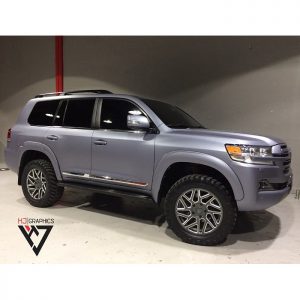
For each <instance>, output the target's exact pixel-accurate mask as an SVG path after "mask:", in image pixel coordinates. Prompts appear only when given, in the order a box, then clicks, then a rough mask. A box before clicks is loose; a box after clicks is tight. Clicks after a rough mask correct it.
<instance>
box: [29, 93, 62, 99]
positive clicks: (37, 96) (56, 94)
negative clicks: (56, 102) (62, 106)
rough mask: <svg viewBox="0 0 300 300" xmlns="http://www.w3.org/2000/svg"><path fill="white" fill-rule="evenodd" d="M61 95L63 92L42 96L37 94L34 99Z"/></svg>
mask: <svg viewBox="0 0 300 300" xmlns="http://www.w3.org/2000/svg"><path fill="white" fill-rule="evenodd" d="M63 94H64V92H53V93H44V94H38V95H36V96H35V97H34V98H43V97H47V96H60V95H63Z"/></svg>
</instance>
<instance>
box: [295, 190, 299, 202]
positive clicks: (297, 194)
mask: <svg viewBox="0 0 300 300" xmlns="http://www.w3.org/2000/svg"><path fill="white" fill-rule="evenodd" d="M294 194H295V199H298V200H300V190H296V191H295V193H294Z"/></svg>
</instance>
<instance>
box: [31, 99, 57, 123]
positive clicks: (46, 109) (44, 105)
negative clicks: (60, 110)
mask: <svg viewBox="0 0 300 300" xmlns="http://www.w3.org/2000/svg"><path fill="white" fill-rule="evenodd" d="M58 104H59V100H51V101H40V102H37V103H36V104H35V106H34V107H33V109H32V111H31V114H30V116H29V118H28V123H29V124H30V125H40V126H50V125H52V121H53V117H54V115H55V112H56V109H57V106H58Z"/></svg>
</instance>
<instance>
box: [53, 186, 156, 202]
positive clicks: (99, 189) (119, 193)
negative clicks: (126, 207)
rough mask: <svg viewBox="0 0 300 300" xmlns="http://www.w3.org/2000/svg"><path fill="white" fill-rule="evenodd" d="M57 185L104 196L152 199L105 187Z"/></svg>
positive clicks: (143, 195)
mask: <svg viewBox="0 0 300 300" xmlns="http://www.w3.org/2000/svg"><path fill="white" fill-rule="evenodd" d="M58 185H59V186H62V187H69V188H74V189H80V190H90V191H94V192H97V193H102V194H106V195H116V196H123V197H134V198H140V199H150V200H151V199H152V198H151V196H150V195H146V194H142V193H137V192H134V191H133V192H129V191H124V190H117V189H112V188H106V187H102V186H96V185H91V184H82V183H69V182H59V183H58Z"/></svg>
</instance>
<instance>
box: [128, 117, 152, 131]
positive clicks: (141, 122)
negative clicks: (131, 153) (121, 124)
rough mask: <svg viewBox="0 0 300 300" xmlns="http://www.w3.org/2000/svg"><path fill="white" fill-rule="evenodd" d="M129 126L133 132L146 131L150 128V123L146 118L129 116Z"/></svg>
mask: <svg viewBox="0 0 300 300" xmlns="http://www.w3.org/2000/svg"><path fill="white" fill-rule="evenodd" d="M127 126H128V128H130V129H133V130H146V129H149V128H150V123H149V120H148V119H147V118H146V117H145V116H141V115H127Z"/></svg>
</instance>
